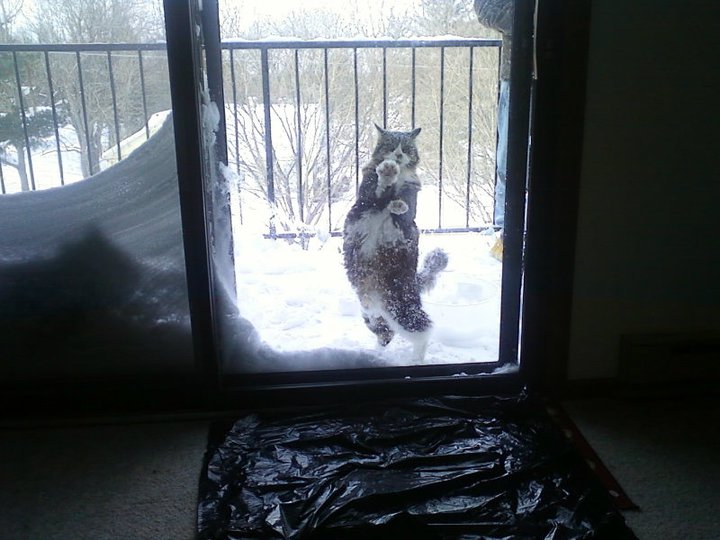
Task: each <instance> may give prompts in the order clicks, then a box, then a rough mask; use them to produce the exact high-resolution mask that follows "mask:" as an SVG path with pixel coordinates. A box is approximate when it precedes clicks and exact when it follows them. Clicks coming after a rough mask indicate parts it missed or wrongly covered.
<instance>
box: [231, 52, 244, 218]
mask: <svg viewBox="0 0 720 540" xmlns="http://www.w3.org/2000/svg"><path fill="white" fill-rule="evenodd" d="M229 51H230V81H231V82H232V96H233V98H232V99H233V125H234V127H235V172H237V173H238V174H240V138H239V135H238V111H237V108H238V107H237V79H236V77H235V54H234V53H235V49H233V48H230V49H229ZM237 190H238V210H239V214H240V216H239V217H240V224H241V225H243V224H244V221H243V211H242V191H241V187H240V185H238V186H237Z"/></svg>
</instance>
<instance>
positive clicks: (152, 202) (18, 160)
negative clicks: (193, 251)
mask: <svg viewBox="0 0 720 540" xmlns="http://www.w3.org/2000/svg"><path fill="white" fill-rule="evenodd" d="M56 4H57V3H53V5H52V6H50V3H48V2H44V1H39V0H38V2H37V7H38V10H37V11H33V12H32V13H31V14H26V18H27V17H31V16H32V17H35V16H37V17H38V20H37V21H35V22H37V30H38V32H39V34H38V35H39V37H40V39H41V40H44V42H45V43H46V45H34V46H24V45H6V46H4V49H3V50H2V51H0V65H2V66H3V68H7V69H3V70H2V76H3V79H2V80H1V81H0V82H1V83H2V84H0V94H2V97H3V99H2V100H0V101H2V102H3V103H4V104H9V107H10V109H11V113H12V114H6V115H4V116H3V114H4V113H5V111H0V116H1V117H2V119H3V122H4V124H3V136H0V140H1V141H2V143H0V145H1V146H2V148H0V155H1V156H2V160H0V161H1V162H2V163H1V165H0V180H2V194H0V231H2V234H0V343H2V355H0V377H1V378H2V379H3V380H4V381H7V380H36V381H37V380H42V379H51V378H55V377H68V376H69V377H73V378H82V377H83V376H112V375H121V374H130V375H137V374H148V373H154V374H169V375H172V374H176V373H187V372H190V371H191V370H193V368H194V359H193V354H192V336H191V332H190V322H189V310H188V299H187V286H186V279H185V261H184V256H183V246H182V229H181V224H180V210H179V196H178V187H177V171H176V162H175V149H174V137H173V126H172V116H171V115H170V114H169V110H168V109H169V102H170V100H169V85H168V75H167V60H166V54H165V50H164V45H163V44H158V43H151V44H148V43H145V44H142V43H138V42H140V41H142V40H143V39H146V40H151V41H153V42H154V41H155V40H156V39H158V38H161V37H163V36H164V34H163V33H162V28H163V23H162V13H155V12H154V11H152V10H150V12H148V13H145V15H146V16H143V17H142V18H139V17H136V15H137V13H135V12H133V10H136V9H141V10H145V9H147V8H148V7H147V6H142V7H141V6H136V5H133V6H125V7H122V8H118V9H117V10H113V16H114V17H116V19H115V20H114V22H113V21H110V20H109V19H108V17H109V15H110V14H108V13H102V14H100V13H90V12H89V11H88V12H85V11H83V10H81V11H82V13H80V12H78V13H79V15H78V17H76V18H78V20H77V21H76V20H75V19H73V18H72V17H70V12H71V6H72V4H73V2H66V3H64V4H63V5H62V6H59V5H56ZM51 7H52V9H50V8H51ZM88 9H89V8H88ZM125 16H127V18H126V19H125V20H124V22H123V24H119V22H118V21H119V19H117V17H125ZM93 17H94V18H93ZM91 18H92V20H93V21H94V22H93V24H92V25H89V24H86V23H88V21H89V20H90V19H91ZM41 19H42V20H41ZM61 20H62V21H66V23H67V25H66V26H57V27H55V26H53V21H54V22H57V21H61ZM141 21H142V22H141ZM75 23H77V25H78V26H77V28H75V27H74V26H72V25H73V24H75ZM138 25H139V26H141V27H142V28H140V27H136V26H138ZM151 27H152V29H154V30H152V31H151ZM12 28H15V27H10V30H9V31H11V30H12ZM119 28H122V29H123V32H124V34H123V35H122V36H120V35H116V32H117V31H118V29H119ZM75 30H77V32H76V33H73V32H74V31H75ZM63 32H67V33H73V34H72V35H73V36H74V39H73V41H74V42H82V41H84V40H90V39H92V38H94V39H97V40H99V41H102V42H106V43H113V45H110V46H107V45H82V44H73V45H68V39H67V35H65V34H64V33H63ZM82 32H90V34H91V35H90V36H86V35H85V34H83V33H82ZM153 32H156V33H153ZM98 36H102V38H99V37H98ZM10 41H19V38H18V40H10ZM6 76H7V78H5V77H6ZM5 98H7V100H6V99H5ZM6 134H12V136H10V137H7V138H6V137H5V136H4V135H6Z"/></svg>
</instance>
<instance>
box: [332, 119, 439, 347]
mask: <svg viewBox="0 0 720 540" xmlns="http://www.w3.org/2000/svg"><path fill="white" fill-rule="evenodd" d="M375 127H376V128H377V130H378V133H379V137H378V141H377V145H376V146H375V149H374V150H373V153H372V158H371V160H370V162H369V163H368V164H367V165H365V167H363V170H362V173H363V178H362V182H361V184H360V188H359V190H358V196H357V200H356V201H355V204H354V205H353V207H352V208H351V209H350V212H348V215H347V217H346V219H345V227H344V230H343V255H344V262H345V270H346V272H347V276H348V279H349V280H350V284H351V285H352V286H353V289H355V292H356V293H357V295H358V298H359V300H360V305H361V307H362V314H363V319H364V321H365V324H366V325H367V327H368V328H369V329H370V330H371V331H372V332H373V333H374V334H375V335H376V336H377V339H378V343H379V344H380V345H382V346H385V345H387V344H388V343H390V341H391V340H392V339H393V337H394V336H395V334H396V333H397V334H400V335H401V336H403V337H405V338H406V339H408V340H409V341H410V342H411V343H412V344H413V352H414V355H415V358H416V359H417V360H420V361H422V360H423V359H424V357H425V352H426V350H427V346H428V339H429V336H430V329H431V327H432V321H431V320H430V317H428V315H427V313H426V312H425V311H424V310H423V307H422V301H421V299H420V294H421V293H422V292H425V291H427V290H429V289H431V288H432V287H433V286H434V285H435V279H436V277H437V274H438V273H439V272H440V271H442V270H443V269H444V268H445V267H446V266H447V263H448V257H447V254H446V253H445V252H444V251H442V250H440V249H436V250H433V251H431V252H430V253H428V255H427V256H426V257H425V260H424V264H423V268H422V270H421V271H419V272H418V270H417V266H418V241H419V233H418V228H417V225H416V224H415V214H416V209H417V194H418V191H420V180H419V179H418V177H417V172H416V169H417V165H418V162H419V159H420V158H419V156H418V151H417V146H416V144H415V139H416V137H417V136H418V135H419V133H420V128H417V129H414V130H413V131H388V130H384V129H382V128H380V127H378V126H377V125H375Z"/></svg>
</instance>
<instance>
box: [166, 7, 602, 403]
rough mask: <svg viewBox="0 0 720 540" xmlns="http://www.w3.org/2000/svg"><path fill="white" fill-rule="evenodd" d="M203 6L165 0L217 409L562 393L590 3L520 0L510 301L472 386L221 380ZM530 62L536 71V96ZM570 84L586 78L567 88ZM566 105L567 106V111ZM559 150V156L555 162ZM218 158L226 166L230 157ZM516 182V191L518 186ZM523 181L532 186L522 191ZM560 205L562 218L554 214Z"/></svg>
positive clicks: (202, 335)
mask: <svg viewBox="0 0 720 540" xmlns="http://www.w3.org/2000/svg"><path fill="white" fill-rule="evenodd" d="M196 4H197V1H196V0H181V1H179V2H178V1H175V0H165V17H166V24H167V43H168V63H169V72H170V83H171V94H172V103H173V117H174V122H175V136H176V147H177V149H178V152H177V155H178V176H179V184H180V195H181V213H182V220H183V238H184V242H185V250H186V263H187V273H188V287H189V299H190V308H191V314H192V330H193V336H194V340H195V354H196V358H197V359H198V370H199V371H200V372H201V373H202V374H203V380H204V387H205V388H206V390H207V394H206V395H207V396H208V399H209V400H210V402H211V403H213V404H215V405H220V406H236V405H237V404H249V405H261V404H262V405H267V404H270V405H274V404H279V403H281V402H282V403H284V404H293V403H307V402H326V401H337V400H343V399H357V397H358V396H364V397H382V396H388V397H392V396H401V395H427V394H432V393H449V392H461V393H488V392H491V393H498V392H507V391H517V390H519V389H520V388H522V387H524V386H531V387H534V386H537V387H542V388H545V389H548V388H551V387H553V385H557V383H558V382H559V381H560V380H561V379H562V377H563V376H564V368H563V366H564V365H565V364H564V363H565V362H566V360H565V356H566V354H567V343H568V341H569V324H570V319H569V317H570V298H571V290H572V268H573V257H574V236H575V221H576V219H577V192H578V188H579V168H580V156H581V152H580V150H581V141H582V109H583V107H584V91H577V87H578V86H580V87H582V84H583V83H584V80H585V79H584V73H585V65H586V55H587V37H588V34H589V15H590V13H589V12H590V9H589V0H581V1H579V2H567V1H566V2H563V1H559V0H557V1H556V0H539V1H538V2H537V3H536V2H534V1H533V0H516V9H515V13H516V15H515V21H514V32H513V33H514V46H513V52H512V64H511V65H512V72H511V97H510V106H509V109H510V111H509V114H510V125H511V128H510V130H509V133H510V141H509V148H508V177H509V178H510V182H508V192H507V194H506V216H507V217H506V224H507V223H510V224H511V225H510V226H507V225H506V230H505V239H504V240H505V246H504V247H505V249H504V261H503V262H504V264H503V278H502V280H503V281H502V282H503V290H504V291H507V292H506V293H504V295H503V301H502V312H501V344H500V350H501V354H500V357H501V359H502V360H500V361H499V362H498V363H489V364H486V365H485V366H483V365H482V364H473V365H472V366H474V367H476V368H477V370H476V372H475V373H476V374H475V375H471V376H468V377H457V376H452V375H453V374H454V373H457V372H460V371H463V370H466V368H467V367H470V366H471V365H468V364H459V365H452V366H449V370H448V368H447V367H445V366H412V367H408V368H407V369H405V368H377V369H376V370H337V371H328V372H298V373H274V374H261V375H242V376H240V375H238V376H222V366H221V365H220V363H219V355H218V350H217V347H216V340H215V337H216V324H215V322H214V321H213V313H215V311H214V295H213V292H212V291H213V271H212V266H211V260H210V256H209V248H208V246H209V237H210V236H209V230H208V224H207V213H208V206H207V204H208V201H206V200H205V195H204V193H205V190H204V187H203V183H202V178H203V177H204V176H205V175H207V171H206V170H204V168H205V167H206V166H207V160H206V156H205V155H204V153H203V148H202V145H203V136H202V131H201V130H202V117H201V111H202V108H201V104H202V88H201V87H200V84H199V81H202V77H203V69H204V68H205V66H209V69H210V70H211V71H212V72H214V74H215V76H213V73H212V72H211V73H210V77H209V78H208V81H209V85H210V86H211V93H212V92H214V98H215V99H218V96H220V97H221V96H222V93H221V92H222V88H221V86H222V79H221V76H217V75H218V74H217V71H216V70H217V69H218V66H219V65H220V62H219V60H220V54H221V53H220V49H219V34H215V35H210V34H208V32H209V33H212V32H213V28H217V17H218V13H217V1H216V0H205V1H204V2H203V4H204V5H203V10H202V11H200V10H198V8H197V6H196ZM201 20H202V24H201V25H200V24H199V23H200V21H201ZM578 21H579V22H580V24H578ZM200 26H201V27H202V28H203V30H204V32H205V33H206V34H207V35H208V41H207V44H205V45H206V46H205V47H204V48H203V45H204V44H203V43H201V40H202V35H198V33H197V32H196V28H198V27H200ZM533 31H534V35H533ZM519 36H522V37H519ZM215 41H216V42H217V47H215V46H214V45H213V44H214V43H215ZM578 44H579V45H580V47H578ZM203 52H204V57H203ZM533 53H534V54H533ZM190 59H192V61H189V60H190ZM558 59H560V61H558ZM533 62H535V66H536V67H539V70H538V72H539V77H538V80H537V81H535V83H534V85H533V81H532V80H531V74H532V72H533ZM568 77H570V78H571V79H572V78H573V77H582V78H579V79H577V80H576V82H575V84H574V85H573V86H572V88H571V87H569V86H567V79H568ZM213 84H214V85H216V87H215V88H214V89H213V88H212V86H213ZM218 85H219V86H220V88H218V87H217V86H218ZM533 87H534V90H533ZM218 92H220V93H219V94H218ZM560 99H567V100H569V101H567V104H566V105H562V102H561V101H559V100H560ZM219 102H222V101H219ZM221 109H222V108H221ZM222 116H223V112H222V111H221V117H222ZM531 118H532V122H531ZM513 126H514V128H513ZM531 128H532V135H531V131H530V129H531ZM223 134H224V131H223ZM530 140H532V157H531V156H530V155H529V153H528V152H529V144H528V142H529V141H530ZM221 148H223V149H224V143H223V144H222V145H221ZM560 149H563V156H562V159H561V160H559V161H558V153H559V152H560ZM222 151H223V152H224V150H222ZM217 157H218V158H219V160H220V161H223V160H224V161H226V155H225V156H222V155H220V156H217ZM513 178H515V179H521V180H519V181H515V182H513V181H512V179H513ZM526 178H529V179H530V180H529V181H528V182H527V183H526ZM526 195H527V201H528V207H527V221H526V219H525V217H526V206H525V201H526ZM559 206H560V207H561V208H562V212H558V211H557V209H558V207H559ZM523 270H524V271H523ZM506 295H507V299H506ZM520 320H522V332H521V331H520V325H519V321H520ZM520 345H521V346H520ZM518 362H519V371H518V372H517V373H509V374H508V373H504V374H496V375H491V376H490V373H489V372H491V371H492V370H494V369H495V368H497V367H503V366H505V367H506V365H507V364H513V363H515V364H517V363H518ZM453 372H454V373H453Z"/></svg>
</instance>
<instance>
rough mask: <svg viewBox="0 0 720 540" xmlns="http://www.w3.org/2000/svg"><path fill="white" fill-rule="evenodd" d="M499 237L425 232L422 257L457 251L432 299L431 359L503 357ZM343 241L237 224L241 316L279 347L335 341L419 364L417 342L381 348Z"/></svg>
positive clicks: (305, 347) (387, 360)
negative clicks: (281, 236) (300, 240)
mask: <svg viewBox="0 0 720 540" xmlns="http://www.w3.org/2000/svg"><path fill="white" fill-rule="evenodd" d="M493 240H494V237H493V236H492V235H486V234H482V233H458V234H438V235H423V236H421V240H420V246H421V258H422V256H423V254H424V253H426V252H428V251H430V250H431V249H433V248H435V247H442V248H443V249H444V250H445V251H446V252H447V253H448V255H449V257H450V263H449V265H448V268H447V269H446V270H445V271H444V272H442V273H441V274H440V277H439V278H438V283H437V285H436V287H435V289H433V290H432V291H431V292H430V293H428V294H427V295H426V296H425V298H424V306H425V309H426V310H427V312H428V313H429V315H430V316H431V318H432V319H433V321H434V329H433V334H432V337H431V340H430V345H429V348H428V352H427V355H426V358H425V363H426V364H455V363H467V362H494V361H496V360H497V354H498V343H499V321H500V278H501V267H502V265H501V264H500V262H499V261H497V260H495V259H493V258H492V257H491V256H490V255H489V249H490V246H491V243H492V241H493ZM341 245H342V240H341V239H340V238H338V237H331V238H329V239H327V240H325V241H322V240H319V239H312V240H311V241H310V245H309V246H308V249H307V250H303V249H302V248H301V246H299V245H297V244H290V243H288V242H287V241H284V240H269V239H266V238H264V237H262V236H261V234H259V231H253V230H252V228H251V227H245V226H236V228H235V248H236V251H235V254H236V259H235V271H236V276H237V290H238V307H239V310H240V313H241V315H242V316H243V317H245V318H247V319H249V320H250V321H252V322H253V325H254V326H255V329H256V330H257V332H258V333H259V335H260V337H261V339H262V340H263V341H264V342H265V343H266V344H267V345H268V346H269V347H271V348H273V349H274V350H276V351H279V352H284V353H288V352H296V351H312V350H315V349H318V348H328V347H329V348H337V349H345V350H350V351H356V352H360V353H366V354H368V355H372V356H374V357H376V359H377V362H378V363H379V364H381V365H391V366H402V365H411V364H414V363H416V362H415V361H414V360H413V358H412V346H411V344H410V343H409V342H407V341H405V340H403V339H402V338H400V337H396V338H395V339H394V340H393V341H392V342H391V343H390V344H389V345H388V346H387V347H386V348H384V349H381V348H378V347H377V346H376V343H375V336H374V335H373V334H372V333H371V332H370V331H369V330H368V329H367V328H366V327H365V325H364V323H363V321H362V317H361V314H360V309H359V303H358V300H357V297H356V296H355V293H354V291H353V290H352V288H351V287H350V285H349V283H348V281H347V278H346V276H345V271H344V268H343V264H342V254H341V251H340V249H341Z"/></svg>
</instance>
